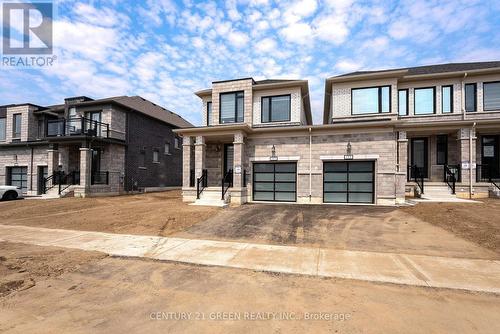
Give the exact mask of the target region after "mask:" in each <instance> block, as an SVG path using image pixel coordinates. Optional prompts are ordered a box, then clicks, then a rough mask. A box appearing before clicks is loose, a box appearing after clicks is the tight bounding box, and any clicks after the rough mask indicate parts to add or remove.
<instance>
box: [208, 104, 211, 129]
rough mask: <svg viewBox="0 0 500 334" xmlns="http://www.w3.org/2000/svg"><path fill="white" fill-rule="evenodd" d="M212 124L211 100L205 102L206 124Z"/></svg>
mask: <svg viewBox="0 0 500 334" xmlns="http://www.w3.org/2000/svg"><path fill="white" fill-rule="evenodd" d="M208 125H212V102H207V126H208Z"/></svg>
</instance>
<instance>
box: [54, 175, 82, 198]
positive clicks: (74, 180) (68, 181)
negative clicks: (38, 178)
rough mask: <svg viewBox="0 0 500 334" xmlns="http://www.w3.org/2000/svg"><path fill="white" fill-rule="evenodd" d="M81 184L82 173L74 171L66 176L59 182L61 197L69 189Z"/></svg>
mask: <svg viewBox="0 0 500 334" xmlns="http://www.w3.org/2000/svg"><path fill="white" fill-rule="evenodd" d="M76 184H80V172H78V171H73V172H70V173H68V174H66V175H64V176H63V177H62V178H61V180H60V181H59V191H58V192H59V195H61V193H62V192H63V191H64V190H66V189H68V188H69V187H71V186H73V185H76Z"/></svg>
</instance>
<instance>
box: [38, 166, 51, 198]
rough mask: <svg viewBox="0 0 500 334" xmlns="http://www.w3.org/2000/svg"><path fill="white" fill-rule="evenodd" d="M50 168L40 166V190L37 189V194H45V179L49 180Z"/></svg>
mask: <svg viewBox="0 0 500 334" xmlns="http://www.w3.org/2000/svg"><path fill="white" fill-rule="evenodd" d="M48 169H49V168H48V167H47V166H38V188H37V193H38V195H41V194H43V193H44V192H43V191H44V188H45V179H46V178H47V176H48V175H47V174H48Z"/></svg>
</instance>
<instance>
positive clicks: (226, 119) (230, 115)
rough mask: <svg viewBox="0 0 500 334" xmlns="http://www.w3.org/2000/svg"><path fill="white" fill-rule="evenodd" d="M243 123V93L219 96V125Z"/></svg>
mask: <svg viewBox="0 0 500 334" xmlns="http://www.w3.org/2000/svg"><path fill="white" fill-rule="evenodd" d="M239 122H243V92H233V93H222V94H220V116H219V123H220V124H227V123H239Z"/></svg>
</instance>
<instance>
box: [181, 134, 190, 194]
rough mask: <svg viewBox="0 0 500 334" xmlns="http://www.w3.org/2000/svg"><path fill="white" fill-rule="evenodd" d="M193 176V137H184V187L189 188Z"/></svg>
mask: <svg viewBox="0 0 500 334" xmlns="http://www.w3.org/2000/svg"><path fill="white" fill-rule="evenodd" d="M190 178H191V137H189V136H185V137H183V138H182V187H183V188H189V186H190Z"/></svg>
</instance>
